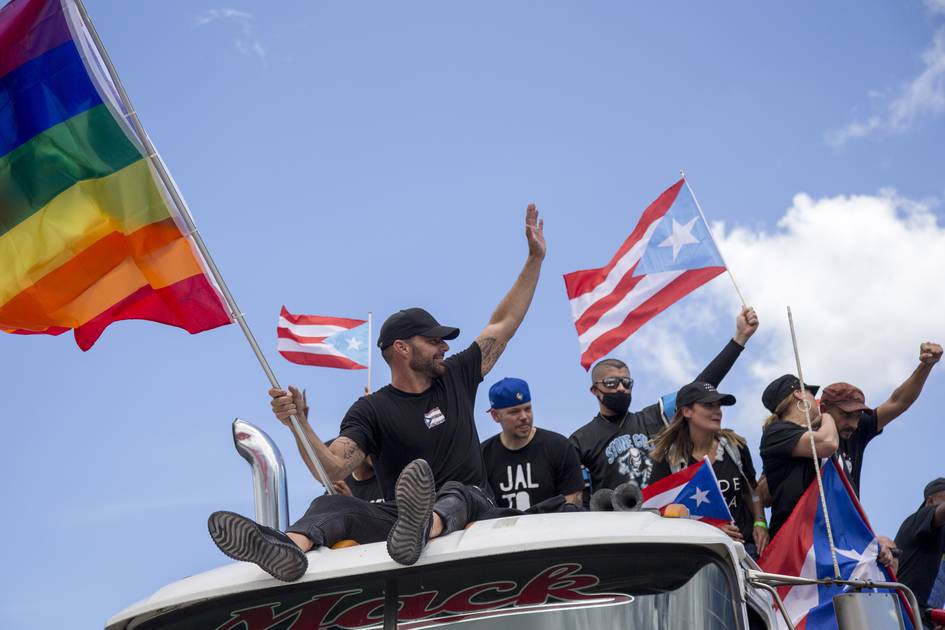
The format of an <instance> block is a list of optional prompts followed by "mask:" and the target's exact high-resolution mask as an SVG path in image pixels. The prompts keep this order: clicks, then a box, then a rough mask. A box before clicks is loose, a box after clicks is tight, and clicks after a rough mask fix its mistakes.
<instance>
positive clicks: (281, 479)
mask: <svg viewBox="0 0 945 630" xmlns="http://www.w3.org/2000/svg"><path fill="white" fill-rule="evenodd" d="M233 443H234V444H235V445H236V451H237V452H238V453H239V454H240V456H241V457H242V458H243V459H245V460H246V461H247V462H249V466H250V468H252V469H253V499H254V500H255V503H256V522H257V523H259V524H260V525H266V526H267V527H272V528H274V529H278V530H279V531H282V532H284V531H285V530H286V529H287V528H288V527H289V499H288V494H287V492H286V476H285V464H284V463H283V461H282V454H281V453H280V452H279V447H277V446H276V443H275V442H273V441H272V439H271V438H270V437H269V436H268V435H266V432H265V431H263V430H262V429H260V428H259V427H256V426H254V425H252V424H250V423H249V422H246V421H245V420H240V419H239V418H237V419H236V420H234V421H233Z"/></svg>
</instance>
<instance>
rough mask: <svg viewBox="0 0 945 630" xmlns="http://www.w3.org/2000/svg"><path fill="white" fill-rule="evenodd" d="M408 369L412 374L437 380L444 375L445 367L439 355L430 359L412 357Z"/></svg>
mask: <svg viewBox="0 0 945 630" xmlns="http://www.w3.org/2000/svg"><path fill="white" fill-rule="evenodd" d="M410 369H411V370H413V371H414V372H420V373H421V374H425V375H427V376H429V377H430V378H439V377H440V376H443V375H444V374H446V366H445V365H444V364H443V357H442V356H440V355H433V356H430V357H420V356H417V355H414V356H412V357H410Z"/></svg>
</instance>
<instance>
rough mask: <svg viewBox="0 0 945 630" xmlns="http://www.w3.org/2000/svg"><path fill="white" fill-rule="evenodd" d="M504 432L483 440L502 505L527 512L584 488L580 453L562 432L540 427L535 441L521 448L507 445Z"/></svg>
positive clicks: (492, 483)
mask: <svg viewBox="0 0 945 630" xmlns="http://www.w3.org/2000/svg"><path fill="white" fill-rule="evenodd" d="M501 435H502V434H501V433H500V434H498V435H494V436H492V437H491V438H489V439H488V440H486V441H485V442H483V443H482V458H483V459H484V460H485V463H486V474H487V475H488V476H489V485H490V486H491V487H492V493H493V494H494V495H495V498H496V505H498V506H499V507H510V508H515V509H517V510H522V511H525V510H527V509H528V508H530V507H531V506H533V505H537V504H539V503H541V502H542V501H544V500H545V499H550V498H551V497H553V496H557V495H559V494H565V495H567V494H571V493H573V492H577V491H579V490H580V489H581V488H583V487H584V478H583V477H582V476H581V464H580V462H579V461H578V457H577V453H576V452H575V451H574V447H573V446H571V443H570V442H568V439H567V438H566V437H564V436H563V435H561V434H560V433H555V432H554V431H546V430H545V429H540V428H536V429H535V435H534V436H533V437H532V440H531V442H529V443H528V444H526V445H525V446H523V447H522V448H520V449H518V450H517V451H513V450H509V449H508V448H506V447H505V446H504V445H503V444H502V440H501V438H500V436H501Z"/></svg>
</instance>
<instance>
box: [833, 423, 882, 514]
mask: <svg viewBox="0 0 945 630" xmlns="http://www.w3.org/2000/svg"><path fill="white" fill-rule="evenodd" d="M882 432H883V430H882V429H880V428H879V417H877V415H876V410H875V409H870V410H868V411H863V412H861V413H860V422H859V424H857V425H856V431H854V432H853V435H852V436H850V439H848V440H844V439H841V440H840V447H839V448H838V449H837V459H838V460H839V462H840V465H841V468H843V472H845V473H846V474H847V479H849V480H850V485H852V486H853V491H854V492H855V493H856V496H857V497H859V496H860V471H861V470H863V452H864V451H865V450H866V445H867V444H869V443H870V440H872V439H873V438H874V437H876V436H877V435H879V434H880V433H882Z"/></svg>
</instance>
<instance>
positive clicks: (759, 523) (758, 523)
mask: <svg viewBox="0 0 945 630" xmlns="http://www.w3.org/2000/svg"><path fill="white" fill-rule="evenodd" d="M755 527H763V528H764V529H768V524H767V523H765V522H764V521H755Z"/></svg>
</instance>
